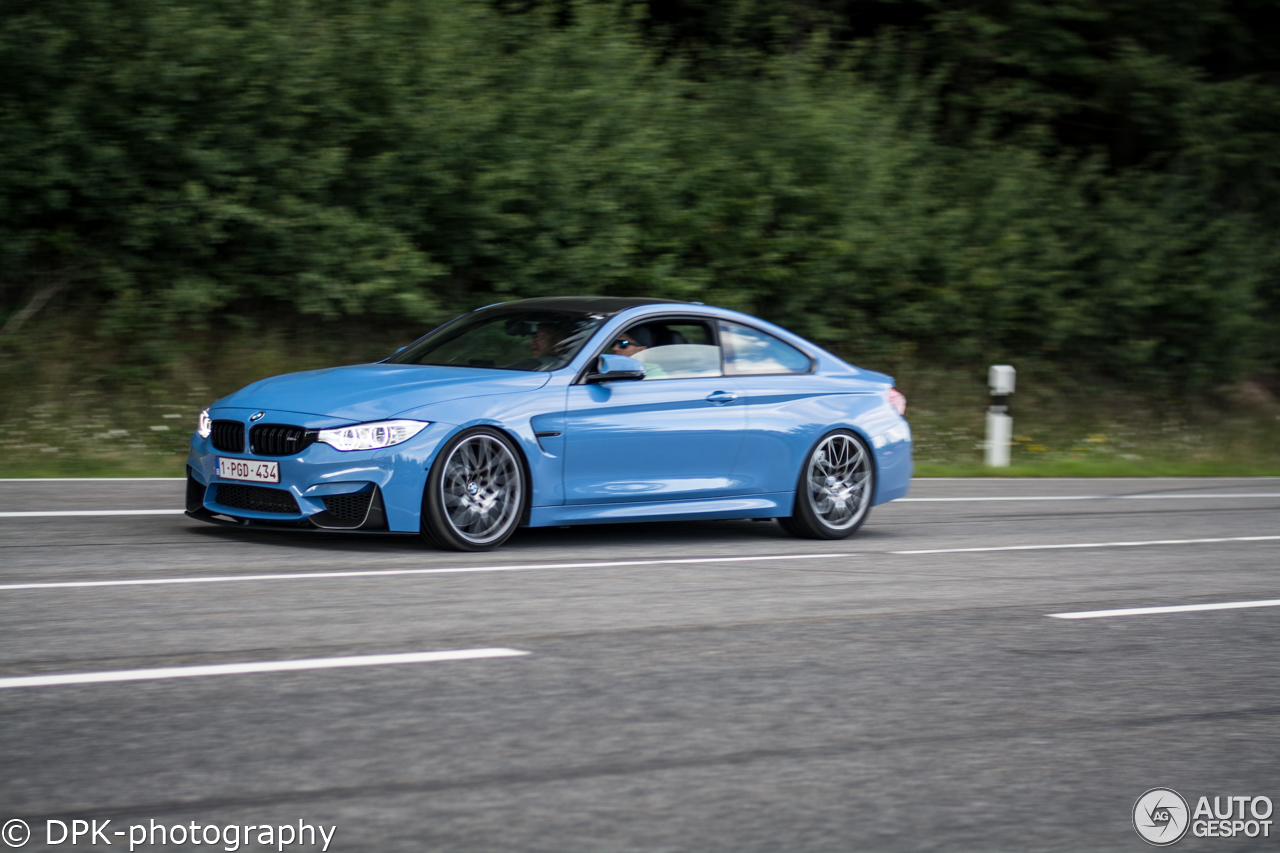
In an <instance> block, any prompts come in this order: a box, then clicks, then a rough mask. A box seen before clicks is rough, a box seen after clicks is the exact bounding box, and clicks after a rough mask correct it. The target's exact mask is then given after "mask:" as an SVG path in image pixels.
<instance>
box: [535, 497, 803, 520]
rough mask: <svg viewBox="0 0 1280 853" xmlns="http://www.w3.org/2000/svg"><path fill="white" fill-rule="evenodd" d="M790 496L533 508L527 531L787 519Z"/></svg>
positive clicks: (790, 505) (790, 502)
mask: <svg viewBox="0 0 1280 853" xmlns="http://www.w3.org/2000/svg"><path fill="white" fill-rule="evenodd" d="M794 500H795V493H793V492H774V493H772V494H764V495H741V496H738V497H730V498H706V499H702V500H691V501H654V502H652V503H617V504H590V505H581V504H579V505H572V506H535V507H533V508H532V509H531V510H530V511H529V526H530V527H555V526H559V525H567V524H608V523H611V522H619V521H694V520H697V519H710V518H778V517H780V516H788V515H791V507H792V502H793V501H794Z"/></svg>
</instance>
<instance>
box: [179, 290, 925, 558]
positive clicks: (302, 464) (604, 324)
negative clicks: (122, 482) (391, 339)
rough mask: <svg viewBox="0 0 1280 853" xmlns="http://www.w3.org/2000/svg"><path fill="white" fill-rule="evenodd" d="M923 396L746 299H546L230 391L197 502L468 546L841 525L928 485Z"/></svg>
mask: <svg viewBox="0 0 1280 853" xmlns="http://www.w3.org/2000/svg"><path fill="white" fill-rule="evenodd" d="M905 408H906V400H905V398H903V396H902V395H901V394H900V393H899V392H898V391H897V390H895V389H894V387H893V380H892V379H890V378H889V377H888V376H885V375H884V374H881V373H874V372H872V371H869V370H862V369H860V368H858V367H854V366H853V365H850V364H848V363H846V362H844V361H842V360H840V359H839V358H837V357H835V356H834V355H832V354H831V353H828V352H826V351H824V350H822V349H821V348H819V347H817V346H814V345H813V344H811V343H809V342H808V341H806V340H804V339H803V338H800V337H797V336H796V335H793V334H791V333H790V332H788V331H786V330H785V329H781V328H779V327H777V326H774V325H772V324H770V323H767V322H765V321H763V320H758V319H756V318H754V317H750V316H747V315H745V314H740V313H738V312H735V311H728V310H724V309H721V308H712V307H709V306H706V305H699V304H690V303H679V302H670V301H662V300H656V299H623V298H615V297H603V296H585V297H553V298H545V299H527V300H524V301H520V302H508V303H503V304H501V305H491V306H489V307H488V308H481V309H479V310H476V311H473V312H471V313H470V314H466V315H463V316H461V317H459V318H457V319H456V320H453V321H452V322H450V323H446V324H445V325H443V326H441V327H440V328H438V329H436V330H435V331H433V332H431V333H430V334H428V335H426V336H425V337H423V338H421V339H419V340H417V341H415V342H414V343H412V344H410V345H409V346H407V347H404V348H403V349H401V350H399V351H398V352H397V353H396V354H395V355H393V356H391V357H390V358H388V359H386V360H385V361H381V362H378V363H377V364H359V365H353V366H350V367H335V368H331V369H327V370H313V371H308V372H305V373H293V374H288V375H285V376H277V377H275V378H272V379H264V380H262V381H261V382H255V383H253V384H252V385H249V386H248V387H246V388H243V389H241V390H240V391H237V392H236V393H234V394H232V395H230V396H229V397H224V398H223V399H221V400H219V401H217V402H216V403H214V404H213V405H212V406H210V407H209V408H208V409H206V410H205V411H203V412H201V413H200V421H199V425H198V428H197V430H196V434H195V435H194V436H192V438H191V453H190V456H189V458H188V463H187V466H188V467H187V514H188V515H190V516H191V517H192V518H197V519H200V520H203V521H208V522H212V523H215V524H227V525H235V526H247V527H276V528H280V527H292V528H296V529H303V530H312V531H320V530H346V531H367V532H373V531H380V532H385V533H413V534H421V535H422V536H423V537H424V538H425V539H426V540H427V541H428V542H430V543H432V544H434V545H436V546H438V547H441V548H450V549H456V550H463V551H482V550H486V549H489V548H495V547H497V546H498V545H501V544H502V543H503V542H505V541H506V540H507V539H508V538H509V537H510V536H511V535H512V533H514V532H515V530H516V528H518V527H521V526H529V527H544V526H549V525H557V526H558V525H569V524H597V523H603V522H623V521H660V520H685V519H698V518H776V519H778V521H779V523H781V525H782V526H783V527H784V528H785V529H786V530H787V531H789V532H790V533H792V534H794V535H797V536H804V537H810V538H819V539H841V538H844V537H846V536H849V535H850V534H852V533H853V532H854V531H856V530H857V529H858V528H859V527H860V526H861V525H862V523H863V522H864V521H865V520H866V518H867V514H868V513H869V512H870V510H871V507H872V506H874V505H876V504H881V503H884V502H886V501H891V500H893V499H894V498H899V497H902V496H903V495H905V494H906V493H907V486H908V483H909V481H910V478H911V429H910V427H909V426H908V425H907V422H906V420H904V419H903V413H904V410H905Z"/></svg>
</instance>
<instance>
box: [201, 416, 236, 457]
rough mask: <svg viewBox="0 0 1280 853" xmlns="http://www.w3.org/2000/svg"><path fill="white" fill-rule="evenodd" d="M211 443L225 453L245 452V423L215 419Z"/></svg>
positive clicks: (210, 436) (210, 437) (210, 438)
mask: <svg viewBox="0 0 1280 853" xmlns="http://www.w3.org/2000/svg"><path fill="white" fill-rule="evenodd" d="M212 427H213V432H212V433H211V434H210V435H209V443H210V444H212V445H213V447H214V449H215V450H221V451H222V452H223V453H244V424H242V423H240V422H239V421H214V422H213V424H212Z"/></svg>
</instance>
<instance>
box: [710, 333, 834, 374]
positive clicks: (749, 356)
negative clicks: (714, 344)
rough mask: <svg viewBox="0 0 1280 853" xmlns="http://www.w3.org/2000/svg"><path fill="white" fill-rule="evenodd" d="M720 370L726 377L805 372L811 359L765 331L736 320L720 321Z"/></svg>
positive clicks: (809, 368) (808, 368)
mask: <svg viewBox="0 0 1280 853" xmlns="http://www.w3.org/2000/svg"><path fill="white" fill-rule="evenodd" d="M720 346H721V348H722V349H723V350H724V372H725V373H727V374H729V375H730V376H751V375H757V376H758V375H760V374H771V373H808V372H809V371H810V370H811V369H812V367H813V362H812V361H811V360H810V359H809V356H807V355H805V354H804V353H802V352H800V350H798V349H796V348H795V347H793V346H791V344H788V343H785V342H784V341H780V340H778V339H777V338H775V337H774V336H773V335H770V334H768V333H767V332H762V331H760V330H759V329H753V328H751V327H749V326H743V325H741V324H739V323H730V322H728V321H727V320H721V321H720Z"/></svg>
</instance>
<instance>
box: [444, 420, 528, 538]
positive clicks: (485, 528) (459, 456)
mask: <svg viewBox="0 0 1280 853" xmlns="http://www.w3.org/2000/svg"><path fill="white" fill-rule="evenodd" d="M518 453H519V451H517V450H516V449H515V447H514V446H512V444H511V440H510V439H508V438H507V437H506V436H505V435H503V434H502V433H500V432H498V431H497V430H495V429H489V428H488V427H477V428H476V429H472V430H467V431H466V432H464V433H461V434H460V435H458V436H456V437H454V438H453V439H452V440H451V441H450V442H449V443H448V444H446V445H445V446H444V448H443V449H442V450H441V451H440V454H439V455H438V456H437V457H436V463H435V464H434V465H432V466H431V473H430V474H429V475H428V476H427V488H426V492H425V493H424V494H423V496H422V523H421V529H422V536H423V538H425V539H426V540H427V541H428V542H430V543H431V544H433V545H436V546H437V547H440V548H447V549H449V550H451V551H488V550H489V549H490V548H496V547H498V546H499V545H501V544H502V543H503V542H506V541H507V540H508V539H510V538H511V534H513V533H515V531H516V527H518V526H519V524H520V517H521V515H522V514H523V512H524V502H525V494H526V491H527V487H526V485H525V476H524V469H523V468H521V466H520V460H519V458H518Z"/></svg>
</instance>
